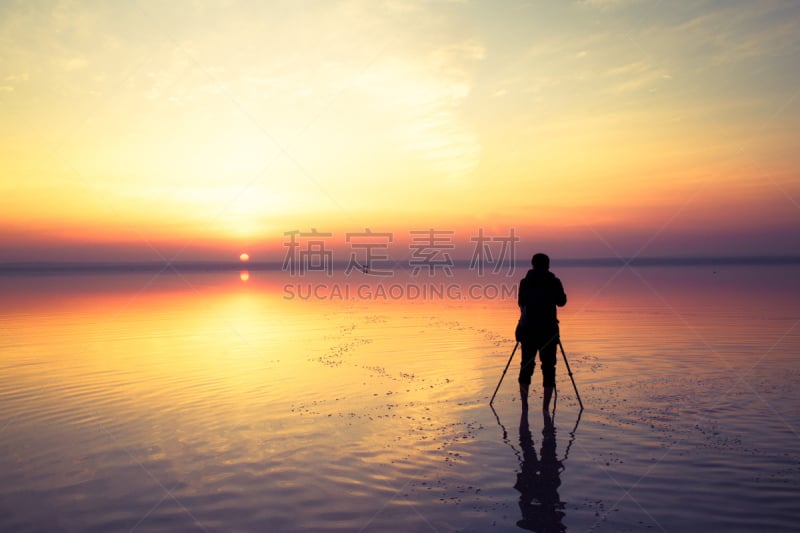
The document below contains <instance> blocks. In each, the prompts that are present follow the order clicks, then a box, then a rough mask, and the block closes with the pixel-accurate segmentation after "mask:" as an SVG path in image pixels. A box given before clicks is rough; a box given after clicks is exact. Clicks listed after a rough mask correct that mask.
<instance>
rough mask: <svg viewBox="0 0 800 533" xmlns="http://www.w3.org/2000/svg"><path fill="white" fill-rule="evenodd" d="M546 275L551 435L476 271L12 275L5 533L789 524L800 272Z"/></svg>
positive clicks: (796, 465) (1, 456)
mask: <svg viewBox="0 0 800 533" xmlns="http://www.w3.org/2000/svg"><path fill="white" fill-rule="evenodd" d="M555 270H556V273H557V274H558V275H559V276H560V277H561V278H562V280H563V282H564V284H565V286H566V289H567V293H568V295H569V303H568V305H567V307H566V308H564V310H563V311H561V315H560V316H561V318H562V339H563V343H564V348H565V349H566V353H567V356H568V357H569V362H570V365H571V366H572V370H573V371H574V377H575V379H576V382H577V385H578V389H579V392H580V394H581V397H582V399H583V402H584V405H585V407H586V409H585V410H584V411H582V412H580V411H579V409H578V404H577V401H576V398H575V394H574V392H573V389H572V385H571V383H570V381H569V378H568V376H567V373H566V371H565V368H564V366H563V360H560V361H559V367H558V391H559V397H558V403H557V410H556V414H555V419H554V423H553V425H552V428H551V426H550V425H549V424H547V423H546V422H547V421H546V420H545V419H544V418H543V417H542V415H541V412H540V410H539V409H538V407H536V404H537V400H536V398H537V397H538V394H540V392H541V390H540V387H539V386H538V384H539V382H538V380H539V374H538V370H537V373H536V374H535V376H534V385H535V386H534V389H535V391H534V402H533V406H534V408H532V409H531V412H530V413H529V415H528V416H527V417H521V416H520V404H519V399H518V395H517V391H516V383H515V380H516V375H515V372H516V369H517V368H518V364H519V358H518V355H517V356H515V359H514V361H513V363H512V367H511V369H510V370H509V372H508V375H507V376H506V379H505V381H504V383H503V386H502V387H501V389H500V392H499V393H498V396H497V399H496V400H495V402H494V407H495V409H496V412H495V411H493V410H491V409H490V408H489V406H488V398H489V397H490V396H491V393H492V392H493V391H494V388H495V386H496V385H497V382H498V380H499V378H500V375H501V373H502V370H503V367H504V366H505V364H506V362H507V361H508V357H509V355H510V353H511V350H512V348H513V347H514V343H513V341H512V339H511V333H512V332H513V327H514V324H515V322H516V315H517V310H516V305H515V300H514V299H513V297H511V298H509V297H506V298H501V297H493V296H498V294H496V293H494V292H492V291H489V292H488V293H485V294H478V295H480V296H483V297H482V298H474V297H469V296H470V295H469V293H468V290H469V285H470V284H471V283H473V282H475V281H478V282H479V283H481V284H483V285H486V284H488V283H490V281H488V280H486V279H481V280H475V279H472V278H470V277H469V275H468V274H466V273H460V274H459V275H458V276H457V277H456V278H455V279H438V278H436V279H433V280H430V279H427V278H425V279H422V278H421V279H419V280H411V281H414V282H415V283H417V284H420V283H439V282H441V283H444V284H447V285H448V286H449V285H454V286H457V287H459V289H458V290H455V292H453V291H451V292H450V293H449V296H450V297H445V298H439V297H434V298H433V299H430V298H428V299H423V298H422V297H421V296H415V295H414V294H410V293H409V292H408V289H407V287H406V288H405V289H404V290H405V291H406V292H404V293H403V294H402V295H400V296H401V297H399V298H395V296H398V294H399V293H397V292H396V293H395V294H394V296H393V295H392V294H389V293H388V291H386V292H387V294H385V296H383V297H381V296H380V290H379V289H378V286H377V284H376V283H375V281H374V280H372V281H371V282H369V283H367V285H368V288H367V289H363V290H362V291H361V293H360V294H358V293H350V294H347V293H345V292H340V293H339V294H337V292H336V291H337V290H339V289H341V288H342V287H343V284H344V283H345V282H346V281H349V282H350V284H351V285H354V286H353V287H352V290H354V291H355V290H356V289H357V287H356V286H355V285H358V284H360V283H361V281H357V280H355V278H352V277H351V278H348V279H346V280H345V279H333V280H331V279H327V280H326V279H323V280H319V279H311V278H309V279H302V280H298V279H288V278H287V277H286V276H285V275H281V274H278V273H266V272H251V273H250V276H249V279H246V281H243V280H242V279H241V278H240V276H239V274H238V273H217V274H188V275H176V274H162V275H158V276H154V275H153V274H152V273H148V274H136V275H120V274H117V275H99V276H98V275H94V276H89V275H77V274H71V275H62V276H54V275H48V276H41V275H39V276H24V275H15V276H5V277H0V294H2V300H1V301H0V365H1V366H2V373H0V469H2V470H1V471H2V472H3V476H2V482H1V483H0V530H3V531H41V530H65V531H86V530H129V531H130V530H136V531H151V530H173V531H183V530H186V531H195V530H200V531H247V530H256V531H518V530H520V529H521V528H522V529H529V530H534V531H560V530H573V531H709V530H715V531H791V530H797V528H798V527H799V526H798V521H800V510H798V505H797V502H798V494H800V490H799V489H800V446H799V444H800V440H799V438H798V421H799V420H800V398H799V397H798V394H797V389H796V383H797V382H798V377H800V366H799V365H798V361H800V326H799V325H798V323H799V322H800V304H799V303H798V302H800V276H799V275H798V274H800V270H798V268H797V267H786V266H783V267H759V268H754V267H732V266H720V267H708V266H706V267H674V268H655V267H651V268H637V269H622V270H620V269H616V268H561V269H555ZM519 274H520V275H521V274H522V273H521V272H520V273H519ZM243 277H244V276H243ZM517 277H519V276H516V277H514V278H511V279H510V280H508V279H505V278H498V279H495V280H493V281H492V282H493V283H494V284H495V286H500V285H503V284H506V285H509V286H512V287H513V286H514V285H515V283H516V279H517ZM384 281H385V280H384ZM393 281H394V282H397V283H400V284H401V285H403V286H404V287H405V284H406V282H407V281H409V280H406V279H404V280H402V282H401V280H393ZM299 282H302V283H299ZM287 283H290V285H288V286H287V285H286V284H287ZM308 283H311V284H312V285H314V286H318V285H319V284H321V283H325V285H326V287H325V290H324V291H321V292H320V291H318V292H317V293H316V294H315V295H314V296H316V297H314V298H305V296H307V294H303V291H304V290H305V288H306V284H308ZM386 288H387V287H386V286H384V289H386ZM501 288H502V287H501ZM459 291H460V292H459ZM499 293H500V294H502V290H501V291H499ZM474 295H475V294H473V295H472V296H474ZM321 298H322V299H321ZM579 415H580V416H579Z"/></svg>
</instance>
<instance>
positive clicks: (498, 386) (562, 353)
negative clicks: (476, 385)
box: [489, 339, 583, 411]
mask: <svg viewBox="0 0 800 533" xmlns="http://www.w3.org/2000/svg"><path fill="white" fill-rule="evenodd" d="M518 347H519V341H517V343H516V344H515V345H514V349H513V350H512V351H511V356H510V357H509V358H508V363H506V367H505V368H504V369H503V375H502V376H500V381H499V382H498V383H497V387H496V388H495V389H494V394H492V399H491V400H489V407H491V406H492V403H493V402H494V397H495V396H497V391H499V390H500V385H501V384H502V383H503V378H504V377H506V372H508V367H509V366H510V365H511V360H512V359H513V358H514V354H515V353H517V348H518ZM558 347H559V348H561V355H562V356H563V357H564V364H565V365H566V366H567V374H569V379H570V380H571V381H572V387H573V388H574V389H575V397H576V398H578V405H580V406H581V411H583V402H582V401H581V395H580V394H578V386H577V385H575V378H574V377H572V369H571V368H570V367H569V361H567V354H566V353H564V345H563V344H561V339H558ZM556 398H558V392H556ZM556 401H557V400H556ZM553 410H555V405H553Z"/></svg>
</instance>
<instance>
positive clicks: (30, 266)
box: [0, 255, 800, 274]
mask: <svg viewBox="0 0 800 533" xmlns="http://www.w3.org/2000/svg"><path fill="white" fill-rule="evenodd" d="M347 264H348V262H347V261H341V260H337V261H332V262H331V268H339V267H346V266H347ZM550 264H551V265H552V266H555V267H559V266H562V267H572V266H584V267H608V266H619V267H622V266H642V267H645V266H704V265H708V266H714V265H729V266H734V265H793V264H800V255H742V256H656V257H632V258H631V257H628V258H620V257H589V258H563V259H552V258H551V260H550ZM373 265H374V268H382V269H386V268H391V269H394V270H407V269H409V268H413V266H410V265H409V264H407V263H405V264H400V263H398V262H393V261H380V262H375V263H374V264H373ZM509 265H513V266H514V267H520V266H522V267H528V266H529V265H530V262H529V261H528V260H521V259H518V260H516V261H514V262H513V263H504V265H503V268H508V266H509ZM420 266H422V265H420ZM437 266H438V267H440V268H441V267H442V266H443V265H442V263H437ZM447 266H449V267H451V268H465V267H467V268H469V267H472V268H476V267H475V266H474V264H473V261H472V260H467V259H454V260H452V261H451V262H450V263H449V264H447ZM422 267H423V268H424V266H422ZM486 268H489V269H491V268H493V265H492V264H488V265H486ZM159 270H165V271H166V270H183V271H187V272H213V271H229V270H240V271H241V270H254V271H259V270H274V271H280V270H287V269H286V268H285V267H284V261H249V262H247V263H243V262H241V261H234V260H227V261H220V260H187V261H83V262H79V261H15V262H0V274H25V273H57V272H65V273H66V272H98V273H103V272H107V273H115V272H119V273H125V272H152V271H159ZM315 270H317V269H315ZM318 270H321V269H318Z"/></svg>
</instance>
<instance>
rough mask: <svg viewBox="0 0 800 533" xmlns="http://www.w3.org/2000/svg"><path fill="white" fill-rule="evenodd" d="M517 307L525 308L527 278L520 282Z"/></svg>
mask: <svg viewBox="0 0 800 533" xmlns="http://www.w3.org/2000/svg"><path fill="white" fill-rule="evenodd" d="M517 305H518V306H519V308H520V309H523V308H524V307H525V278H523V279H521V280H519V289H518V290H517Z"/></svg>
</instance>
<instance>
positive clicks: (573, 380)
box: [558, 339, 583, 410]
mask: <svg viewBox="0 0 800 533" xmlns="http://www.w3.org/2000/svg"><path fill="white" fill-rule="evenodd" d="M558 346H559V348H561V355H562V356H563V357H564V364H565V365H566V366H567V373H568V374H569V379H570V380H572V387H573V388H574V389H575V397H576V398H578V405H580V406H581V410H583V402H582V401H581V395H580V394H578V386H577V385H575V378H573V377H572V369H571V368H570V367H569V361H567V354H566V353H564V345H563V344H561V339H559V340H558Z"/></svg>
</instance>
